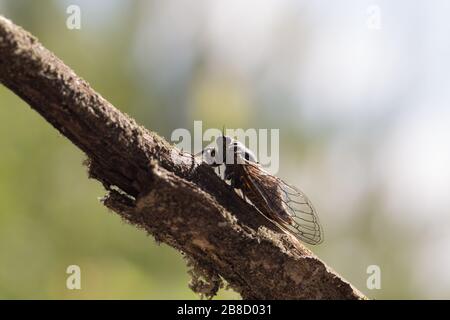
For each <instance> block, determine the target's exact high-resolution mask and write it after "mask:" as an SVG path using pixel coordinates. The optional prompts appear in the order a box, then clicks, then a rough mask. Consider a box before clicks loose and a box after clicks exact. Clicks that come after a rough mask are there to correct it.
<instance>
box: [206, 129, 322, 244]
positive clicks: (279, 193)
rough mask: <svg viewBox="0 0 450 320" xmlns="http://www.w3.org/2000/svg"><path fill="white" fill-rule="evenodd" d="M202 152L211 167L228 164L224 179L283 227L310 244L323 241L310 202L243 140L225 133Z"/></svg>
mask: <svg viewBox="0 0 450 320" xmlns="http://www.w3.org/2000/svg"><path fill="white" fill-rule="evenodd" d="M201 154H202V155H203V160H205V161H206V163H207V164H209V165H210V166H212V167H214V168H216V167H219V168H220V166H222V165H223V166H225V171H224V174H223V178H224V179H225V181H227V182H228V183H229V184H230V185H231V186H232V187H233V188H234V189H235V190H240V191H241V193H242V196H243V198H244V200H249V201H250V203H251V204H252V205H253V206H255V207H256V208H257V209H258V211H259V212H260V213H262V214H263V215H264V216H266V217H267V218H268V219H270V220H271V221H272V222H274V223H276V224H277V225H278V226H279V227H280V228H281V229H282V230H284V231H285V232H288V233H291V234H293V235H294V236H295V237H296V238H298V239H300V240H302V241H303V242H306V243H309V244H319V243H321V242H322V241H323V231H322V227H321V225H320V223H319V219H318V216H317V212H316V210H315V209H314V207H313V205H312V203H311V201H310V200H309V199H308V198H307V197H306V195H305V194H304V193H303V192H301V191H300V190H299V189H297V188H296V187H294V186H291V185H289V184H287V183H285V182H284V181H283V180H281V179H280V178H278V177H276V176H274V175H271V174H269V173H268V172H267V171H265V170H264V168H263V167H262V166H261V165H260V163H259V162H258V161H257V159H256V157H255V155H254V153H253V152H252V151H251V150H250V149H248V148H247V147H246V146H245V145H244V144H242V143H241V142H240V141H238V140H235V139H232V138H231V137H228V136H225V135H222V136H220V137H218V138H217V139H216V147H209V148H206V149H203V150H202V151H201Z"/></svg>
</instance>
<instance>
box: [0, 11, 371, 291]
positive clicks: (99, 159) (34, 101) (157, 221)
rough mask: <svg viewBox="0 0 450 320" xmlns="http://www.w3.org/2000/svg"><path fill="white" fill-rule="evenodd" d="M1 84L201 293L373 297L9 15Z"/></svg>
mask: <svg viewBox="0 0 450 320" xmlns="http://www.w3.org/2000/svg"><path fill="white" fill-rule="evenodd" d="M0 82H1V83H3V84H4V85H5V86H6V87H8V88H9V89H11V90H12V91H13V92H14V93H16V94H17V95H18V96H19V97H21V98H22V99H23V100H25V101H26V102H27V103H28V104H29V105H30V106H31V107H32V108H33V109H34V110H36V111H37V112H39V113H40V114H41V115H42V116H43V117H44V118H45V119H46V120H47V121H48V122H49V123H51V124H52V125H53V126H54V127H55V128H56V129H57V130H59V131H60V132H61V133H62V134H63V135H65V136H66V137H67V138H68V139H69V140H70V141H72V143H74V144H75V145H76V146H78V147H79V148H80V149H81V150H82V151H83V152H85V153H86V155H87V156H88V167H89V175H90V177H92V178H95V179H97V180H99V181H100V182H101V183H102V184H103V186H104V187H105V188H106V189H107V190H108V194H107V195H106V196H105V198H104V199H103V203H104V204H105V205H106V206H107V207H108V208H110V209H111V210H113V211H115V212H116V213H118V214H119V215H120V216H122V217H123V218H124V219H126V220H127V221H129V222H131V223H132V224H134V225H136V226H138V227H140V228H143V229H145V230H146V231H147V232H148V233H150V234H151V235H153V236H154V237H155V238H156V239H157V240H158V241H161V242H164V243H167V244H169V245H171V246H172V247H174V248H176V249H178V250H180V251H181V252H183V253H184V254H185V255H186V256H187V258H188V260H189V261H190V262H189V264H190V266H191V267H192V268H193V270H192V274H193V277H194V280H195V281H194V282H193V283H192V288H193V289H194V290H195V291H197V292H200V293H204V294H206V295H209V296H212V295H214V294H215V292H216V291H217V290H218V288H219V287H220V286H221V278H223V279H225V280H226V281H227V282H228V283H229V284H230V285H231V287H232V288H233V289H235V290H236V291H237V292H239V293H240V294H241V296H242V297H243V298H244V299H364V298H365V297H364V296H363V295H362V294H361V293H360V292H359V291H358V290H356V289H355V288H354V287H352V286H351V285H350V284H349V283H348V282H346V281H345V280H343V279H342V278H341V277H340V276H339V275H337V274H336V273H335V272H334V271H333V270H331V269H330V268H329V267H327V266H326V265H325V264H324V263H323V262H322V261H321V260H319V258H317V257H316V256H315V255H314V254H313V253H312V252H311V251H310V250H308V249H307V248H306V247H304V246H303V245H302V244H300V243H299V242H298V241H296V239H295V238H294V237H291V236H289V235H286V234H283V233H282V232H280V230H279V229H278V228H277V227H276V226H275V225H273V224H272V223H271V222H270V221H268V220H267V219H265V218H264V217H263V216H262V215H261V214H259V213H258V211H257V210H256V209H255V208H253V207H252V206H251V205H250V204H248V203H246V202H245V201H243V200H242V199H241V198H240V197H239V196H237V195H236V194H235V193H234V192H233V191H232V190H231V189H230V187H229V186H227V184H225V183H224V182H223V181H222V180H221V179H220V178H219V177H218V176H217V175H216V174H215V173H214V171H213V170H212V169H211V168H209V167H208V166H207V165H205V164H202V163H199V162H198V161H197V160H195V159H193V157H192V156H191V155H190V154H185V153H182V152H180V151H179V150H178V149H176V148H175V147H173V146H171V145H170V144H169V143H168V142H166V141H165V140H164V139H163V138H161V137H159V136H158V135H157V134H155V133H153V132H150V131H148V130H146V129H145V128H143V127H142V126H139V125H138V124H137V123H136V122H135V121H134V120H133V119H131V118H130V117H128V116H127V115H125V114H123V113H122V112H120V111H119V110H117V109H116V108H114V107H113V106H112V105H111V104H110V103H109V102H108V101H106V100H105V99H104V98H102V97H101V96H100V95H99V94H98V93H96V92H95V91H94V90H93V89H92V88H91V87H90V86H89V84H88V83H87V82H86V81H84V80H83V79H81V78H80V77H78V76H77V75H76V74H75V73H74V71H72V70H71V69H70V68H69V67H68V66H66V65H65V64H64V63H63V62H62V61H61V60H60V59H58V58H57V57H56V56H55V55H53V54H52V53H51V52H50V51H48V50H47V49H46V48H44V47H43V46H42V44H40V43H39V42H38V41H37V39H36V38H35V37H33V36H32V35H30V34H29V33H28V32H26V31H24V30H23V29H22V28H20V27H18V26H16V25H14V24H13V23H12V22H11V21H9V20H7V19H5V18H3V17H1V16H0Z"/></svg>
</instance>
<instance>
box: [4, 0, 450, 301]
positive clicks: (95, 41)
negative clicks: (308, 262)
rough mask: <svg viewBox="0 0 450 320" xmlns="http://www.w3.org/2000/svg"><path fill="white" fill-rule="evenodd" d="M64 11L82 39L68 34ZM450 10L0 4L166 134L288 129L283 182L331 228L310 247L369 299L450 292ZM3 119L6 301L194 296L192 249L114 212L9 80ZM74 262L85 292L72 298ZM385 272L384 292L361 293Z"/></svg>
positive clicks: (403, 4)
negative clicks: (77, 18) (188, 255)
mask: <svg viewBox="0 0 450 320" xmlns="http://www.w3.org/2000/svg"><path fill="white" fill-rule="evenodd" d="M70 4H77V5H79V6H80V8H81V23H82V29H81V30H68V29H67V28H66V23H65V22H66V18H67V14H66V8H67V6H68V5H70ZM372 5H376V6H378V7H375V8H379V14H380V16H379V18H380V20H379V22H380V25H379V26H380V28H379V29H376V28H375V29H374V28H373V24H371V23H373V21H372V20H370V19H371V17H372V18H373V14H374V12H373V8H374V7H371V6H372ZM375 11H376V10H375ZM449 12H450V2H448V1H444V0H442V1H429V2H427V1H406V0H405V1H395V3H394V2H393V1H376V0H375V1H356V0H354V1H331V0H329V1H295V0H291V1H289V0H286V1H280V0H267V1H266V0H264V1H261V0H251V1H250V0H247V1H239V0H231V1H230V0H227V1H225V0H212V1H211V0H203V1H201V0H189V1H187V0H183V1H175V0H170V1H168V0H159V1H110V0H108V1H107V0H103V1H98V0H96V1H87V0H85V1H49V0H45V1H31V0H29V1H25V0H20V1H18V0H0V14H2V15H5V16H6V17H8V18H10V19H12V20H13V21H14V22H15V23H16V24H19V25H21V26H23V27H24V28H26V29H27V30H29V31H31V32H32V33H33V34H34V35H36V36H37V37H38V38H39V40H40V41H41V42H42V43H43V44H44V45H45V46H46V47H47V48H49V49H50V50H52V51H53V52H55V53H56V54H57V55H58V56H59V57H60V58H62V59H63V60H64V61H65V63H66V64H68V65H69V66H71V67H72V68H73V69H74V70H75V71H76V72H77V73H78V74H79V75H80V76H82V77H83V78H84V79H86V80H87V81H88V82H89V83H90V84H91V85H92V86H93V87H94V88H95V89H96V90H98V91H99V92H100V93H101V94H102V95H103V96H104V97H105V98H106V99H108V100H109V101H111V102H112V103H113V104H114V105H115V106H116V107H118V108H119V109H120V110H122V111H125V112H127V113H128V114H130V115H131V116H133V117H135V118H136V119H137V120H138V122H140V123H142V124H144V125H145V126H146V127H148V128H149V129H152V130H154V131H157V132H158V133H159V134H161V135H162V136H164V137H166V138H167V139H169V138H170V134H171V132H172V131H173V130H174V129H176V128H188V129H192V127H193V121H194V120H202V121H203V124H204V127H205V128H209V127H215V128H221V127H222V125H226V126H227V127H229V128H238V127H241V128H279V129H280V140H281V145H280V164H281V170H280V172H279V176H280V177H282V178H285V179H286V180H287V181H289V182H290V183H292V184H294V185H297V186H299V187H300V188H302V189H303V190H304V191H305V193H306V194H307V195H308V196H309V197H310V198H311V199H312V201H313V203H314V204H315V206H316V209H317V210H318V211H319V214H320V218H321V222H322V224H323V227H324V229H325V242H324V243H323V244H322V245H320V246H317V247H314V248H313V250H314V252H315V253H317V254H318V255H319V256H320V257H321V258H322V259H323V260H324V261H326V262H327V263H328V264H329V265H330V266H332V267H333V268H334V269H335V270H336V271H338V272H339V273H340V274H342V275H343V276H344V277H345V278H346V279H348V280H349V281H350V282H352V283H353V284H354V285H355V286H357V287H358V288H359V289H360V290H361V291H363V292H364V293H366V294H367V295H368V296H369V297H371V298H450V254H449V247H450V216H449V213H450V209H449V208H450V145H449V143H450V90H449V84H450V82H449V80H450V63H449V61H450V60H449V56H450V37H449V34H450V19H449V18H448V15H449ZM371 26H372V27H371ZM0 119H1V125H0V150H1V154H0V155H1V156H0V298H43V299H47V298H52V299H54V298H69V299H71V298H74V299H76V298H88V299H89V298H124V299H127V298H138V299H165V298H175V299H178V298H183V299H184V298H187V299H190V298H194V299H195V298H197V296H196V295H194V294H193V293H192V292H191V291H190V290H189V288H188V286H187V283H188V281H189V277H188V275H187V272H186V266H185V262H184V261H183V258H182V257H181V255H180V254H179V253H177V252H176V251H175V250H173V249H171V248H169V247H167V246H166V245H161V246H158V245H157V244H155V242H154V240H153V239H152V238H151V237H148V236H146V235H145V234H144V233H143V232H142V231H139V230H136V229H135V228H133V227H131V226H129V225H127V224H125V223H124V222H122V221H121V220H120V218H118V216H116V215H115V214H113V213H110V212H108V211H107V210H106V209H105V208H104V207H103V206H102V205H101V204H100V203H99V201H98V197H101V196H102V195H103V194H104V191H103V189H102V187H101V186H100V184H99V183H97V182H96V181H94V180H88V179H87V174H86V169H85V168H84V167H83V166H82V165H81V163H82V161H83V160H84V158H85V157H84V155H83V154H82V153H81V152H80V151H79V150H78V149H76V148H75V147H74V146H73V145H72V144H71V143H70V142H69V141H68V140H67V139H65V138H64V137H62V136H61V135H59V134H58V133H57V132H56V131H55V130H54V129H53V128H52V127H51V126H50V125H49V124H48V123H47V122H45V121H44V120H43V119H42V118H41V117H40V116H39V115H38V114H37V113H35V112H34V111H32V110H31V109H30V108H29V107H28V106H27V105H26V104H25V103H24V102H22V101H21V100H20V99H19V98H18V97H16V96H15V95H13V94H12V93H11V92H10V91H8V90H7V89H6V88H5V87H3V86H0ZM71 264H76V265H79V266H80V267H81V271H82V290H79V291H76V290H75V291H69V290H67V289H66V287H65V281H66V277H67V275H66V273H65V270H66V268H67V266H68V265H71ZM373 264H375V265H378V266H380V268H381V272H382V288H381V290H368V289H367V287H366V279H367V277H368V275H367V274H366V269H367V267H368V266H369V265H373ZM238 297H239V296H238V295H237V294H236V293H234V292H232V291H226V290H222V291H221V292H220V295H219V296H218V298H233V299H234V298H238Z"/></svg>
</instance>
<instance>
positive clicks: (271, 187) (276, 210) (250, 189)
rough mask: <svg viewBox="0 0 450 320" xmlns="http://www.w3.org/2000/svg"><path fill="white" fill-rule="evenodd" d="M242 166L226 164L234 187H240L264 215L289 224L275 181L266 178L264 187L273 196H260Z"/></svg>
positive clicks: (289, 218) (290, 219)
mask: <svg viewBox="0 0 450 320" xmlns="http://www.w3.org/2000/svg"><path fill="white" fill-rule="evenodd" d="M243 166H244V165H239V164H235V165H231V166H227V169H228V171H229V172H230V175H231V177H232V179H231V180H232V185H233V186H234V187H235V188H236V189H240V190H241V191H242V193H243V194H244V196H245V197H246V198H247V199H248V200H250V202H251V203H252V204H253V205H254V206H255V207H256V208H257V209H258V210H259V211H261V213H263V214H264V215H265V216H266V217H268V218H270V219H272V220H275V221H279V220H282V221H283V222H285V223H288V224H290V223H291V221H292V218H291V216H290V215H289V214H288V213H287V211H286V208H285V205H284V203H283V200H282V199H283V197H282V195H281V190H280V189H279V186H278V185H277V184H276V183H273V182H271V181H269V180H266V181H267V182H266V185H265V189H266V191H269V193H270V194H272V195H273V197H272V198H271V199H264V198H261V196H260V193H259V192H258V190H256V189H255V184H254V183H252V177H250V176H249V175H248V174H247V173H246V172H245V170H244V167H243Z"/></svg>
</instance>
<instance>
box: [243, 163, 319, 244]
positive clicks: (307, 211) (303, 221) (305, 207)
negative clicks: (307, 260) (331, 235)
mask: <svg viewBox="0 0 450 320" xmlns="http://www.w3.org/2000/svg"><path fill="white" fill-rule="evenodd" d="M243 168H244V171H245V173H246V175H245V176H246V177H245V180H247V181H248V184H249V185H250V188H252V190H253V192H255V193H257V194H258V195H259V197H260V198H261V200H262V201H264V204H265V205H264V206H263V208H267V210H264V211H266V212H263V213H265V214H266V215H268V218H270V219H272V220H274V221H275V222H278V224H280V225H281V226H282V227H283V228H284V229H287V230H288V231H290V232H291V233H292V234H294V235H295V236H296V237H297V238H298V239H300V240H302V241H304V242H306V243H309V244H319V243H321V242H322V241H323V231H322V227H321V225H320V222H319V218H318V216H317V212H316V210H315V209H314V207H313V205H312V203H311V201H310V200H309V199H308V198H307V197H306V195H305V194H304V193H303V192H301V191H300V190H299V189H297V188H296V187H294V186H291V185H289V184H287V183H285V182H284V181H283V180H281V179H280V178H277V177H275V176H273V175H271V174H269V173H268V172H266V171H264V170H263V169H262V168H261V166H260V165H259V164H256V163H252V162H248V161H247V162H246V163H245V164H243ZM260 207H261V206H260Z"/></svg>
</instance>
